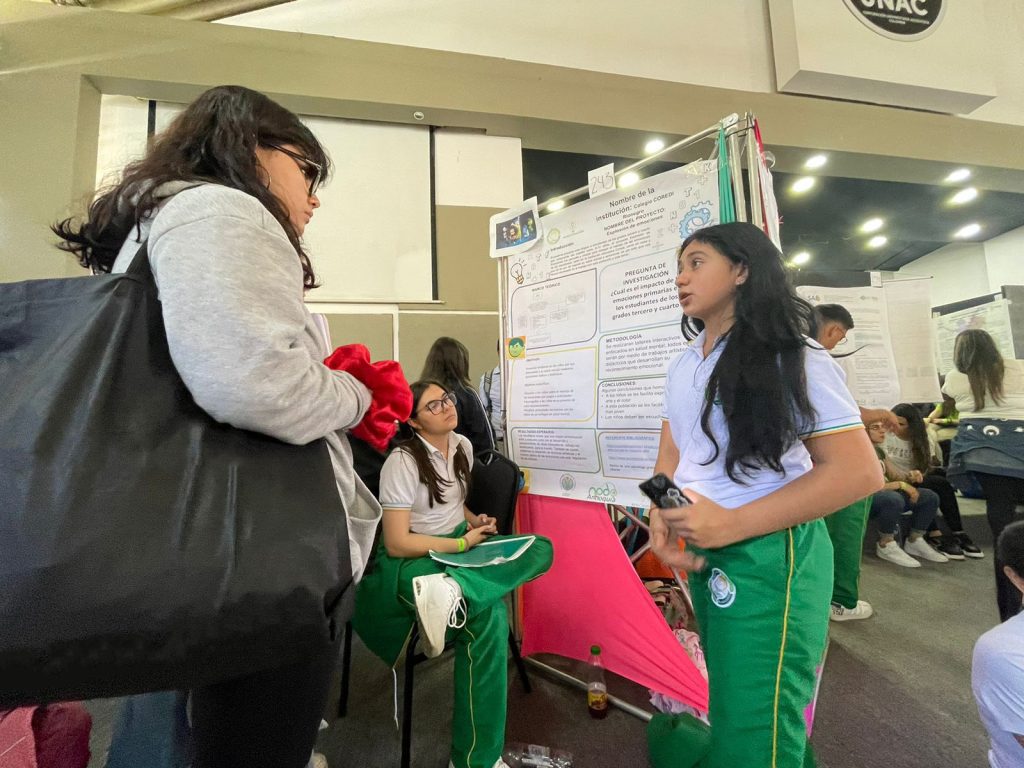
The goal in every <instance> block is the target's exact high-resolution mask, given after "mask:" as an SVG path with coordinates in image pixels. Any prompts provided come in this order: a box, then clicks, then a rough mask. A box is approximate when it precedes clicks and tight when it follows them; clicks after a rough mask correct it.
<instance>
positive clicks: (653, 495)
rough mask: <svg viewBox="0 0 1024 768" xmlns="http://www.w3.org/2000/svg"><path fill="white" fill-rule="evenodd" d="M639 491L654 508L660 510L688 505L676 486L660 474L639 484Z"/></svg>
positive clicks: (687, 501)
mask: <svg viewBox="0 0 1024 768" xmlns="http://www.w3.org/2000/svg"><path fill="white" fill-rule="evenodd" d="M640 490H641V492H642V493H643V494H644V496H646V497H647V498H649V499H650V500H651V501H652V502H653V503H654V506H656V507H660V508H662V509H670V508H672V507H682V506H685V505H687V504H689V503H690V502H689V500H688V499H687V498H686V497H685V496H683V492H682V491H681V490H679V488H678V487H676V484H675V483H673V482H672V481H671V480H670V479H669V478H668V477H667V476H666V475H664V474H662V473H660V472H659V473H658V474H656V475H655V476H654V477H652V478H651V479H650V480H644V481H643V482H642V483H640Z"/></svg>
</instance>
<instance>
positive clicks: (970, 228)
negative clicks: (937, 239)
mask: <svg viewBox="0 0 1024 768" xmlns="http://www.w3.org/2000/svg"><path fill="white" fill-rule="evenodd" d="M979 232H981V224H978V223H977V222H972V223H971V224H968V225H967V226H965V227H960V229H958V230H957V231H956V232H954V233H953V237H957V238H960V239H961V240H962V239H963V238H965V237H974V236H975V235H976V234H978V233H979Z"/></svg>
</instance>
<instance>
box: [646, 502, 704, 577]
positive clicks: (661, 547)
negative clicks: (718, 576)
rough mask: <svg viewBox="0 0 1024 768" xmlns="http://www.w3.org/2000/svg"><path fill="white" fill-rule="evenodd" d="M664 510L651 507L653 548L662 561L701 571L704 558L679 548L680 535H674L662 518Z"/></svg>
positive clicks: (689, 569) (688, 569) (675, 566)
mask: <svg viewBox="0 0 1024 768" xmlns="http://www.w3.org/2000/svg"><path fill="white" fill-rule="evenodd" d="M663 511H664V510H661V509H659V508H658V507H651V550H652V551H653V552H654V554H655V555H656V556H657V557H658V559H659V560H661V562H663V563H664V564H665V565H667V566H669V567H671V568H681V569H683V570H686V571H699V570H701V569H702V568H703V567H704V558H703V557H700V556H699V555H694V554H693V553H692V552H687V551H686V550H683V549H680V548H679V537H678V536H676V535H674V534H673V533H672V531H671V530H670V529H669V527H668V525H667V524H666V523H665V521H664V520H662V518H661V514H662V512H663Z"/></svg>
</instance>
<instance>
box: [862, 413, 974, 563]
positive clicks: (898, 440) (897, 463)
mask: <svg viewBox="0 0 1024 768" xmlns="http://www.w3.org/2000/svg"><path fill="white" fill-rule="evenodd" d="M892 412H893V413H894V414H896V421H897V426H896V428H895V429H893V430H890V431H889V432H887V433H886V435H885V442H884V443H883V444H882V448H883V450H885V455H886V457H887V458H888V460H889V463H890V464H891V465H892V466H893V468H894V469H896V470H897V471H899V472H901V473H903V475H902V476H903V479H909V478H910V475H911V474H912V473H914V472H916V473H918V474H920V475H921V476H922V479H921V480H910V482H911V483H912V484H913V485H916V486H917V487H918V488H927V489H929V490H932V491H935V493H936V494H937V495H938V497H939V510H940V512H941V513H942V517H943V519H944V520H945V521H946V525H948V526H949V529H950V531H951V535H949V536H943V534H942V531H940V530H939V526H938V525H937V524H935V523H932V526H931V528H930V529H929V530H928V536H927V541H928V543H929V544H931V545H932V546H933V547H935V548H936V549H938V550H939V551H940V552H942V553H943V554H944V555H946V557H948V558H950V559H951V560H963V559H964V556H967V557H974V558H980V557H984V555H983V554H982V552H981V550H980V549H978V547H976V546H975V544H974V542H973V541H971V537H970V536H968V535H967V534H966V533H964V526H963V521H962V520H961V519H960V504H959V502H958V501H957V499H956V491H955V490H953V486H952V485H950V484H949V481H948V480H947V479H946V472H945V470H944V469H943V468H942V466H941V463H942V451H941V450H940V449H939V443H938V440H937V439H936V437H935V434H934V433H933V432H932V431H931V430H929V429H928V427H927V426H926V425H925V423H924V419H923V418H922V417H921V413H920V412H919V411H918V410H917V408H915V407H914V406H912V405H908V404H907V403H900V404H899V405H897V406H895V407H893V409H892ZM915 478H916V475H915Z"/></svg>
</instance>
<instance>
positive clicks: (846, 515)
mask: <svg viewBox="0 0 1024 768" xmlns="http://www.w3.org/2000/svg"><path fill="white" fill-rule="evenodd" d="M870 510H871V497H870V496H868V497H867V498H864V499H861V500H860V501H855V502H854V503H853V504H851V505H850V506H848V507H843V508H842V509H840V510H839V511H837V512H833V513H832V514H831V515H829V516H828V517H826V518H825V527H826V528H828V536H829V538H830V539H832V549H833V551H834V553H835V554H834V555H833V562H834V564H835V580H834V581H833V584H832V602H833V603H838V604H839V605H841V606H843V607H844V608H856V607H857V600H858V599H859V597H860V588H859V584H860V561H861V553H862V552H863V550H864V527H865V526H866V525H867V522H868V512H869V511H870Z"/></svg>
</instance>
